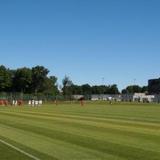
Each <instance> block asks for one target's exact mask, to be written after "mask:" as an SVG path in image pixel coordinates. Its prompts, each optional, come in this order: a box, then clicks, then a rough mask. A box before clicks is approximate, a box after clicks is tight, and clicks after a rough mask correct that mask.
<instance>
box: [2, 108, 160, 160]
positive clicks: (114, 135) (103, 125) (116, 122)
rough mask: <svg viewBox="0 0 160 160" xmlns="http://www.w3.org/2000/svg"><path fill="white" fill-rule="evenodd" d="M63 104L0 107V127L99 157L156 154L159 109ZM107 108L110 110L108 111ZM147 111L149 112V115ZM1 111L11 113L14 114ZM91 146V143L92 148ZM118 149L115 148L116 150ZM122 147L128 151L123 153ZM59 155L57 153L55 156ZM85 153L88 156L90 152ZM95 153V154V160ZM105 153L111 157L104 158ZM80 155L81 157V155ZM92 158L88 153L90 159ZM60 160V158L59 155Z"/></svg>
mask: <svg viewBox="0 0 160 160" xmlns="http://www.w3.org/2000/svg"><path fill="white" fill-rule="evenodd" d="M67 107H68V108H66V106H64V107H60V108H56V107H55V108H52V109H53V110H51V107H46V108H43V107H42V108H36V109H35V108H27V107H25V108H18V109H17V108H14V109H13V110H12V109H11V108H9V109H8V108H5V109H3V108H1V109H0V112H1V111H2V112H3V113H0V123H1V124H2V125H0V126H1V127H2V128H3V126H4V128H7V127H8V128H10V129H8V131H6V132H7V133H8V132H10V131H15V135H14V136H15V137H16V133H18V132H23V133H24V134H25V133H26V134H29V135H30V136H31V137H32V138H34V139H36V137H34V136H32V134H35V135H36V136H41V137H43V138H44V139H45V141H44V142H45V144H46V146H47V145H48V144H49V142H46V140H47V139H50V140H51V141H52V142H56V141H59V143H63V145H64V146H65V147H67V146H70V147H71V150H72V149H73V152H74V151H76V149H78V148H79V149H80V148H81V152H80V153H81V154H82V153H85V151H84V150H88V151H91V153H94V152H96V153H97V155H98V153H99V155H103V156H101V159H109V160H110V159H111V160H113V159H116V160H117V159H124V160H125V159H127V160H129V159H133V158H135V159H140V158H141V159H157V158H158V157H159V154H160V151H159V149H158V148H160V146H159V145H160V143H159V139H160V138H159V135H160V134H159V124H158V121H159V120H160V118H159V117H158V114H159V113H160V112H159V110H158V108H156V109H155V107H154V109H155V111H154V110H153V109H152V108H151V107H148V106H147V107H146V108H145V107H143V108H138V107H139V106H138V107H136V108H134V109H133V112H132V113H131V108H132V107H131V108H130V107H129V108H127V107H126V106H125V107H120V108H118V107H117V108H116V107H115V108H114V109H111V108H107V111H106V109H105V108H98V107H95V106H94V105H93V106H92V109H91V106H89V107H86V108H85V109H84V108H80V107H79V108H78V109H76V108H75V107H73V106H71V107H69V106H68V105H67ZM120 109H122V111H120ZM144 109H145V110H144ZM11 110H12V111H11ZM108 110H110V111H111V112H110V113H108ZM150 110H151V113H150V115H149V111H150ZM23 111H24V112H26V111H29V112H36V113H37V115H36V114H35V113H33V114H32V113H21V112H23ZM4 112H14V114H8V113H4ZM15 112H17V113H15ZM123 112H124V113H123ZM142 113H143V114H142ZM43 114H49V115H43ZM69 114H71V115H69ZM89 114H90V115H91V116H89V117H88V116H87V115H89ZM96 114H97V115H96ZM105 114H106V115H105ZM145 116H146V117H145ZM94 117H95V118H94ZM110 117H111V118H110ZM153 117H155V118H153ZM118 118H119V119H118ZM127 119H128V120H127ZM147 121H148V122H147ZM13 123H14V124H13ZM152 126H153V127H152ZM9 130H10V131H9ZM1 133H2V132H1V130H0V134H1ZM3 134H5V132H4V133H3ZM9 135H10V134H9V133H8V137H10V136H9ZM67 137H69V138H67ZM71 137H72V138H71ZM12 138H13V137H12ZM34 139H33V140H34ZM88 141H89V142H88ZM100 144H101V146H100ZM93 145H95V146H94V147H93ZM73 146H75V148H74V147H73ZM116 146H117V148H116ZM59 147H60V146H59ZM109 147H110V148H109ZM82 148H83V149H82ZM113 148H115V149H113ZM127 148H128V150H129V151H128V150H127ZM118 149H119V151H117V150H118ZM123 150H125V151H126V152H127V151H128V152H129V153H128V152H127V153H124V152H123ZM131 150H132V151H131ZM50 152H51V150H50V151H48V153H50ZM120 152H121V153H120ZM100 153H101V154H100ZM59 154H60V153H57V155H59ZM64 154H65V155H66V158H67V159H69V156H68V157H67V153H66V152H65V153H64ZM133 154H136V155H133ZM65 155H64V157H65ZM88 155H89V157H91V155H90V154H88ZM97 155H95V159H96V160H97V157H98V156H97ZM109 155H113V156H110V158H106V157H108V156H109ZM74 156H75V155H74ZM59 157H60V156H59ZM80 157H81V159H82V158H84V157H82V156H80ZM93 157H94V156H93V155H92V159H93ZM70 158H71V157H70ZM60 159H62V158H61V157H60ZM76 159H78V157H76Z"/></svg>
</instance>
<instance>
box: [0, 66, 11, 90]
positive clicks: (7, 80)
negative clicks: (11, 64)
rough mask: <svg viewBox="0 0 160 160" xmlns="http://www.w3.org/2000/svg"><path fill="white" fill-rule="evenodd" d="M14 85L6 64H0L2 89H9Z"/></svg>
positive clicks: (0, 86) (0, 85)
mask: <svg viewBox="0 0 160 160" xmlns="http://www.w3.org/2000/svg"><path fill="white" fill-rule="evenodd" d="M11 85H12V76H11V73H10V71H9V69H7V68H6V67H5V66H3V65H1V66H0V91H8V90H9V88H10V87H11Z"/></svg>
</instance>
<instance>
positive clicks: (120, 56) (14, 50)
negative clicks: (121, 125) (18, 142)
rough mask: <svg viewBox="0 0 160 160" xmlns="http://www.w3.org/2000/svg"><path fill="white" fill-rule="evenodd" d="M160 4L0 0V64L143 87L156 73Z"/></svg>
mask: <svg viewBox="0 0 160 160" xmlns="http://www.w3.org/2000/svg"><path fill="white" fill-rule="evenodd" d="M159 8H160V1H159V0H152V1H151V0H0V64H3V65H5V66H7V67H10V68H18V67H23V66H27V67H32V66H35V65H44V66H45V67H47V68H49V70H50V74H54V75H56V76H57V77H58V78H59V83H60V82H61V80H62V78H63V77H64V75H68V76H70V78H71V79H72V81H73V82H74V83H76V84H84V83H89V84H91V85H94V84H101V83H102V82H103V83H105V84H113V83H116V84H118V86H119V88H120V89H122V88H124V87H125V86H127V85H130V84H133V83H134V79H136V83H137V84H140V85H146V84H147V80H148V79H150V78H158V77H159V76H160V20H159V17H160V9H159ZM103 77H104V80H102V78H103Z"/></svg>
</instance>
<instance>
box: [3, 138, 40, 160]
mask: <svg viewBox="0 0 160 160" xmlns="http://www.w3.org/2000/svg"><path fill="white" fill-rule="evenodd" d="M0 142H1V143H3V144H5V145H6V146H8V147H10V148H13V149H14V150H16V151H18V152H20V153H22V154H24V155H26V156H28V157H29V158H32V159H34V160H40V159H39V158H37V157H35V156H33V155H32V154H30V153H27V152H25V151H23V150H22V149H20V148H17V147H16V146H13V145H12V144H9V143H8V142H6V141H4V140H2V139H0Z"/></svg>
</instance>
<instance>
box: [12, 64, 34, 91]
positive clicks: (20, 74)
mask: <svg viewBox="0 0 160 160" xmlns="http://www.w3.org/2000/svg"><path fill="white" fill-rule="evenodd" d="M31 83H32V71H31V69H29V68H26V67H24V68H19V69H17V70H16V71H15V74H14V78H13V85H14V88H15V91H17V92H23V93H25V92H27V91H28V92H29V88H30V87H31Z"/></svg>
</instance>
